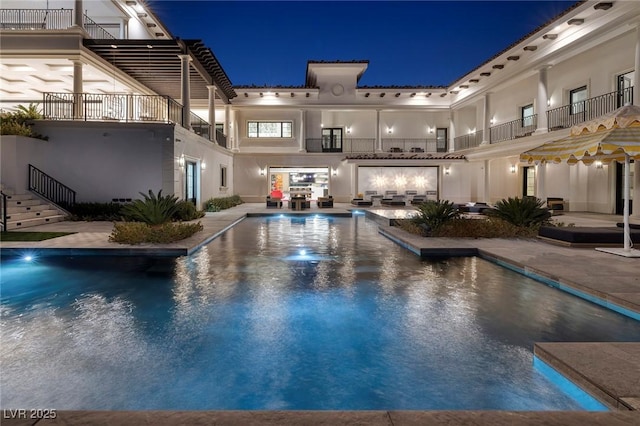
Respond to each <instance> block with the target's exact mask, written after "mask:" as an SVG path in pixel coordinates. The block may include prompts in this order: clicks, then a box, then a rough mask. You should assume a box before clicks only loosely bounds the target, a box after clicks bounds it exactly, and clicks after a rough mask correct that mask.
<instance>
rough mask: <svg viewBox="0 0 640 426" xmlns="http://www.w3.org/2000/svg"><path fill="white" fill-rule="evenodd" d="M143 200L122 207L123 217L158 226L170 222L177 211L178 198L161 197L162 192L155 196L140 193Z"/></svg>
mask: <svg viewBox="0 0 640 426" xmlns="http://www.w3.org/2000/svg"><path fill="white" fill-rule="evenodd" d="M140 194H141V195H142V196H143V197H144V200H134V201H133V202H132V203H131V204H125V205H124V206H122V214H123V216H124V217H125V218H126V219H128V220H132V221H136V222H144V223H146V224H149V225H160V224H163V223H166V222H170V221H171V218H172V217H173V215H174V214H175V213H176V210H177V206H176V205H177V203H178V197H175V196H173V195H166V196H163V195H162V190H160V191H158V195H157V196H156V195H155V194H154V193H153V191H151V190H149V195H148V196H147V195H145V194H143V193H142V192H141V193H140Z"/></svg>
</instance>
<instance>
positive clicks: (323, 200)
mask: <svg viewBox="0 0 640 426" xmlns="http://www.w3.org/2000/svg"><path fill="white" fill-rule="evenodd" d="M317 203H318V208H319V209H322V208H328V207H333V197H332V196H331V195H329V196H327V197H318V201H317Z"/></svg>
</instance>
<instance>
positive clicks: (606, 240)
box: [538, 226, 640, 247]
mask: <svg viewBox="0 0 640 426" xmlns="http://www.w3.org/2000/svg"><path fill="white" fill-rule="evenodd" d="M630 236H631V241H632V242H633V243H634V244H640V230H638V229H631V231H630ZM538 237H540V238H542V239H544V240H547V241H549V242H554V243H557V244H561V245H567V246H578V247H579V246H606V245H616V246H622V245H623V244H624V240H623V237H624V231H623V229H622V228H618V227H586V226H585V227H582V226H567V227H563V226H541V227H540V230H539V231H538Z"/></svg>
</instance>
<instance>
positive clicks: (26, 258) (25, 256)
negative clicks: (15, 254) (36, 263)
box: [22, 254, 33, 262]
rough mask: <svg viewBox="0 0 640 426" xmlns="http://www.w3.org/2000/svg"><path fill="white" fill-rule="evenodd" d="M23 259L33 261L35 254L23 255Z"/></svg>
mask: <svg viewBox="0 0 640 426" xmlns="http://www.w3.org/2000/svg"><path fill="white" fill-rule="evenodd" d="M22 260H24V261H25V262H31V261H32V260H33V256H31V255H30V254H25V255H24V256H23V257H22Z"/></svg>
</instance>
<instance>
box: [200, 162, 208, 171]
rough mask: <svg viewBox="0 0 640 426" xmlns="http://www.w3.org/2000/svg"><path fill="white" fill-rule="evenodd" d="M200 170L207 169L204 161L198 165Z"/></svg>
mask: <svg viewBox="0 0 640 426" xmlns="http://www.w3.org/2000/svg"><path fill="white" fill-rule="evenodd" d="M200 168H201V169H202V170H205V169H206V168H207V163H205V162H204V161H203V162H202V163H200Z"/></svg>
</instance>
